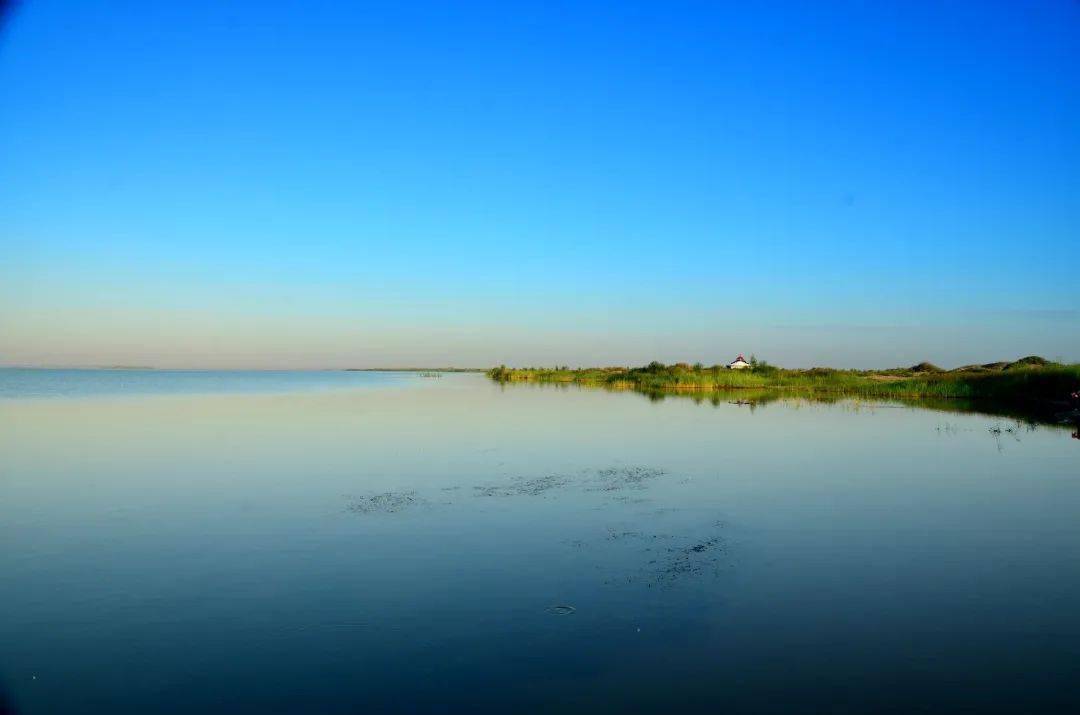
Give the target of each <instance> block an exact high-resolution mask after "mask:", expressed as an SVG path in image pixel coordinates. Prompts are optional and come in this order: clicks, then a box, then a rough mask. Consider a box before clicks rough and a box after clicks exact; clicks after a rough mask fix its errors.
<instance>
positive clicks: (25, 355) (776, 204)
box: [0, 0, 1080, 367]
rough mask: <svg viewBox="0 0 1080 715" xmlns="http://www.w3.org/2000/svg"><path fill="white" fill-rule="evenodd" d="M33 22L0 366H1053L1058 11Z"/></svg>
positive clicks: (258, 14) (1063, 24)
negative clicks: (1030, 360) (746, 360)
mask: <svg viewBox="0 0 1080 715" xmlns="http://www.w3.org/2000/svg"><path fill="white" fill-rule="evenodd" d="M342 5H349V4H346V3H336V2H318V1H316V2H305V3H297V2H279V3H273V2H230V3H220V2H186V3H136V2H117V3H76V2H61V1H59V0H58V1H52V2H50V1H48V0H41V1H35V0H26V1H24V2H23V3H22V4H21V6H20V7H18V8H17V9H16V11H15V12H14V13H13V15H12V16H11V18H10V19H9V21H8V23H7V25H6V27H5V28H4V29H3V30H2V34H0V363H2V364H49V365H96V364H117V363H125V364H133V363H134V364H151V365H158V366H181V367H341V366H351V365H355V366H374V365H386V364H400V363H409V364H458V365H481V366H486V365H490V364H497V363H502V362H505V363H507V364H520V365H528V364H550V363H553V362H558V363H568V364H594V363H603V364H632V363H642V362H646V361H648V360H651V359H660V360H665V361H675V360H689V361H695V360H702V361H704V362H707V363H712V362H718V361H727V360H730V359H731V358H732V357H734V354H735V353H737V352H745V353H751V352H754V353H756V354H758V355H759V356H761V357H764V358H767V359H769V360H771V361H773V362H776V363H779V364H783V365H788V366H809V365H813V364H832V365H837V366H857V367H869V366H891V365H901V364H906V363H912V362H915V361H918V360H922V359H929V360H932V361H934V362H938V363H941V364H946V365H953V364H959V363H964V362H972V361H989V360H997V359H1005V358H1014V357H1017V356H1019V355H1023V354H1029V353H1040V354H1044V355H1046V356H1048V357H1058V358H1064V359H1068V360H1080V305H1078V302H1077V297H1078V296H1080V290H1078V286H1080V280H1078V278H1077V275H1078V272H1080V71H1078V68H1080V3H1077V2H1073V1H1071V0H1041V1H1039V2H1031V3H1017V2H986V1H982V2H970V3H964V2H957V3H931V2H926V3H921V2H910V1H905V2H851V3H843V2H838V3H820V2H799V3H795V2H773V3H734V2H732V3H726V2H663V3H655V2H651V3H635V2H611V3H600V2H597V3H580V2H565V3H558V2H536V3H525V2H523V3H504V2H492V3H469V2H461V3H446V2H413V3H404V2H385V3H356V4H355V5H354V6H352V7H342Z"/></svg>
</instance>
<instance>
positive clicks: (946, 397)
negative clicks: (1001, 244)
mask: <svg viewBox="0 0 1080 715" xmlns="http://www.w3.org/2000/svg"><path fill="white" fill-rule="evenodd" d="M753 364H754V367H753V369H748V370H728V369H726V368H724V367H723V366H720V365H714V366H712V367H704V366H702V365H701V364H700V363H699V364H696V365H693V366H690V365H688V364H686V363H678V364H675V365H664V364H663V363H659V362H652V363H649V364H648V365H646V366H645V367H640V368H623V367H608V368H587V369H577V370H570V369H568V368H565V367H562V368H550V369H548V368H519V369H514V368H507V367H505V366H501V367H497V368H495V369H493V370H490V371H488V376H489V377H491V378H492V379H494V380H497V381H499V382H502V383H513V382H526V383H539V384H555V385H563V386H566V385H571V384H576V385H585V386H600V387H606V388H608V389H614V390H634V391H637V392H641V393H644V394H645V395H646V396H647V397H649V399H652V400H662V399H664V397H667V396H669V395H679V394H683V395H688V396H691V397H692V398H693V399H695V400H697V401H703V400H705V399H709V400H710V401H712V402H713V403H714V404H716V403H719V402H720V401H721V400H725V401H730V398H731V397H732V395H731V394H730V393H732V392H735V391H738V393H737V394H738V399H739V401H740V402H745V403H747V404H750V405H751V407H753V406H755V405H757V404H762V403H766V402H769V401H772V400H775V399H779V398H780V397H791V396H798V397H804V398H811V399H814V400H830V399H831V400H835V399H840V398H873V399H879V400H880V399H884V400H890V401H896V402H901V403H904V404H910V405H918V406H920V407H931V408H933V409H940V410H945V411H968V410H972V409H974V410H977V411H982V412H988V413H991V414H1000V415H1007V416H1011V417H1018V418H1032V419H1039V420H1045V421H1054V420H1057V421H1061V420H1068V421H1077V419H1078V418H1080V403H1078V401H1077V396H1076V393H1077V391H1078V390H1080V364H1076V365H1059V364H1056V363H1051V362H1049V361H1047V360H1044V359H1043V358H1040V357H1037V356H1030V357H1026V358H1023V359H1021V360H1017V361H1015V362H1012V363H989V364H986V365H969V366H966V367H963V368H958V369H956V370H948V371H946V370H942V369H941V368H939V367H937V366H935V365H932V364H931V363H925V362H924V363H919V364H918V365H915V366H913V367H911V368H904V369H893V370H835V369H832V368H820V367H816V368H811V369H809V370H785V369H782V368H778V367H775V366H773V365H769V364H768V363H766V362H761V361H758V360H756V359H754V361H753Z"/></svg>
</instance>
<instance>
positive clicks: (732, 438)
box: [0, 370, 1080, 714]
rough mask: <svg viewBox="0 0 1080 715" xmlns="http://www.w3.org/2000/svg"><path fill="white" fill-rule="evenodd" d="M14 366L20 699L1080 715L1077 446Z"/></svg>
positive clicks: (809, 422)
mask: <svg viewBox="0 0 1080 715" xmlns="http://www.w3.org/2000/svg"><path fill="white" fill-rule="evenodd" d="M27 372H28V371H12V370H0V568H2V574H3V578H0V606H2V607H0V691H2V693H3V695H2V698H3V701H4V703H5V704H6V706H7V707H8V708H9V709H10V710H12V711H14V712H18V713H110V714H115V713H157V712H163V713H193V712H199V713H362V712H363V713H367V712H407V713H445V712H492V713H494V712H500V713H506V712H580V713H586V712H588V713H595V712H648V713H669V712H680V711H681V712H702V713H706V712H708V713H715V712H733V713H763V712H765V713H767V712H851V713H865V712H884V711H892V712H912V711H925V712H957V711H961V712H963V711H968V712H990V711H996V712H1047V713H1049V712H1077V711H1080V689H1078V688H1077V687H1076V683H1077V682H1080V443H1078V442H1077V441H1076V440H1073V439H1070V434H1069V431H1068V430H1059V429H1056V428H1052V427H1047V428H1039V429H1036V430H1029V429H1027V428H1025V427H1023V426H1017V425H1015V424H1013V423H1011V422H1008V421H1005V420H1002V419H999V418H991V417H985V416H979V415H958V414H951V413H942V412H933V411H925V410H917V409H910V408H896V407H889V406H884V405H870V404H865V403H864V404H855V403H844V404H838V405H823V404H808V403H796V402H792V403H784V402H780V403H773V404H769V405H767V406H764V407H760V408H758V409H755V410H753V411H751V409H749V408H748V407H746V406H739V405H733V404H728V403H722V404H720V405H718V406H713V405H710V404H708V403H706V404H695V403H694V402H693V401H691V400H686V399H667V400H664V401H661V402H651V401H649V400H647V399H645V398H643V397H642V396H639V395H635V394H630V393H608V392H602V391H587V390H554V389H536V388H531V387H528V386H509V387H500V386H498V385H495V384H492V383H490V382H488V381H486V380H485V378H483V377H482V376H479V375H447V376H445V377H443V378H442V379H423V378H419V377H416V376H411V375H401V374H396V375H395V374H371V373H243V374H237V373H172V372H160V373H159V372H157V371H154V372H153V373H146V372H126V371H109V372H101V371H29V372H33V373H34V374H33V375H30V376H28V375H27ZM193 374H194V375H195V377H193V376H192V375H193ZM0 712H3V706H0Z"/></svg>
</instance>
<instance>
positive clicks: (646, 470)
mask: <svg viewBox="0 0 1080 715" xmlns="http://www.w3.org/2000/svg"><path fill="white" fill-rule="evenodd" d="M665 474H667V472H665V471H664V470H663V469H653V468H652V467H611V468H609V469H600V470H598V471H597V472H596V480H595V484H594V485H593V486H592V487H590V490H591V491H601V492H613V491H620V490H623V489H644V488H646V486H648V482H650V481H652V480H653V479H656V478H657V477H662V476H664V475H665Z"/></svg>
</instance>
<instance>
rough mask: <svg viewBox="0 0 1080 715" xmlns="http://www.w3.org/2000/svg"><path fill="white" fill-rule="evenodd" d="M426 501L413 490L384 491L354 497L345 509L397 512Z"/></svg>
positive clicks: (376, 512) (366, 512)
mask: <svg viewBox="0 0 1080 715" xmlns="http://www.w3.org/2000/svg"><path fill="white" fill-rule="evenodd" d="M424 503H426V500H425V499H423V498H421V497H419V496H417V494H416V492H413V491H405V492H384V493H381V494H368V495H365V496H362V497H352V498H351V499H350V501H349V503H348V504H347V505H346V506H345V509H346V510H347V511H351V512H352V513H354V514H378V513H382V514H395V513H397V512H399V511H403V510H405V509H409V508H411V507H414V506H418V505H420V504H424Z"/></svg>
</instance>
